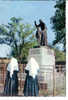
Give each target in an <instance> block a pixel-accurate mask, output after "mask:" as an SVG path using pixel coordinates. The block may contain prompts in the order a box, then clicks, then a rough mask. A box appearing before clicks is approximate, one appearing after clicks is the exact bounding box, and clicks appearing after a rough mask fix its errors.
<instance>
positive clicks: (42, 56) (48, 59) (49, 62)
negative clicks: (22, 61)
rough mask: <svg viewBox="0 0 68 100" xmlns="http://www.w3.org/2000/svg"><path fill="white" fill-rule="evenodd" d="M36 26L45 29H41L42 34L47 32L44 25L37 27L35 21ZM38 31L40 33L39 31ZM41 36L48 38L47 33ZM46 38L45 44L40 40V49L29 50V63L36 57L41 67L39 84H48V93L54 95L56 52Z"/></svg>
mask: <svg viewBox="0 0 68 100" xmlns="http://www.w3.org/2000/svg"><path fill="white" fill-rule="evenodd" d="M35 26H36V27H37V29H38V27H43V29H42V28H41V32H43V31H44V30H45V27H44V23H41V24H39V25H37V24H36V21H35ZM37 31H39V29H38V30H37ZM41 34H45V36H46V32H43V33H41ZM45 38H46V39H45ZM45 38H43V39H44V42H43V41H42V40H40V47H39V48H38V47H37V48H31V49H30V50H29V56H28V61H29V59H30V58H31V57H34V58H35V59H36V60H37V62H38V64H39V67H40V71H39V74H38V81H39V83H46V84H47V88H48V91H49V92H51V93H53V76H54V75H53V73H54V67H55V55H54V50H53V49H51V48H50V47H49V46H48V45H47V37H45ZM41 41H42V44H41Z"/></svg>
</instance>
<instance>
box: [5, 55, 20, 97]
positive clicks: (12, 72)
mask: <svg viewBox="0 0 68 100" xmlns="http://www.w3.org/2000/svg"><path fill="white" fill-rule="evenodd" d="M18 71H19V68H18V62H17V60H16V59H15V58H14V57H12V58H11V60H10V63H9V64H8V66H7V75H6V80H5V86H4V95H6V96H16V95H18V76H17V74H18Z"/></svg>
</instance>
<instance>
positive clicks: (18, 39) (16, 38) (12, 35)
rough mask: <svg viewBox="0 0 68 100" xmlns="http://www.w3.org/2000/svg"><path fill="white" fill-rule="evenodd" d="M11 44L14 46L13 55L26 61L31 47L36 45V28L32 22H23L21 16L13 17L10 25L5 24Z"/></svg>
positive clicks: (6, 33)
mask: <svg viewBox="0 0 68 100" xmlns="http://www.w3.org/2000/svg"><path fill="white" fill-rule="evenodd" d="M3 27H4V28H6V31H7V32H5V34H4V35H6V36H7V39H8V41H9V45H10V46H11V47H12V48H13V56H15V57H16V58H17V59H18V60H19V61H21V62H24V61H25V60H26V59H27V56H28V51H29V48H32V47H33V46H34V45H36V43H37V42H36V38H35V36H34V31H35V28H34V27H31V25H30V24H23V21H22V19H21V18H15V17H12V18H11V19H10V22H9V23H8V25H4V26H3Z"/></svg>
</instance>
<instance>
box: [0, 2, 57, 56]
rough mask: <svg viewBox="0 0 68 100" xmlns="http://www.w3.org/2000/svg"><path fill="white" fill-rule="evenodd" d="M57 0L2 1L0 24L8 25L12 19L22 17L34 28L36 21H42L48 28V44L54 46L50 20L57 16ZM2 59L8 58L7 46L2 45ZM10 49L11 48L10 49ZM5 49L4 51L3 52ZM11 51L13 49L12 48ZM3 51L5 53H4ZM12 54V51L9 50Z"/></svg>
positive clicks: (0, 5)
mask: <svg viewBox="0 0 68 100" xmlns="http://www.w3.org/2000/svg"><path fill="white" fill-rule="evenodd" d="M55 4H56V2H55V0H54V1H53V0H51V1H21V0H20V1H11V0H2V1H1V0H0V24H7V23H8V22H9V21H10V18H11V17H13V16H14V17H17V18H18V17H21V18H23V20H24V23H29V24H31V25H32V26H34V21H35V20H36V21H37V23H39V22H38V20H39V19H42V20H43V21H44V22H45V24H46V26H47V38H48V43H49V44H52V41H53V40H54V39H55V34H54V32H53V30H52V24H50V18H51V17H52V16H54V14H55V8H54V5H55ZM0 48H1V49H0V57H3V56H6V55H7V52H6V50H8V47H7V46H4V45H0ZM9 48H10V47H9ZM2 49H3V50H2ZM10 49H11V48H10ZM2 51H3V53H2ZM9 53H10V50H9Z"/></svg>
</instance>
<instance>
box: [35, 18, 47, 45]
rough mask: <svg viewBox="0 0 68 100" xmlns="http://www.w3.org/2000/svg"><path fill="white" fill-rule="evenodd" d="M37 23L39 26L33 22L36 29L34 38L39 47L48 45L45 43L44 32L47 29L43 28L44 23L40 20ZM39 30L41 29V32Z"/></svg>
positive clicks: (45, 33)
mask: <svg viewBox="0 0 68 100" xmlns="http://www.w3.org/2000/svg"><path fill="white" fill-rule="evenodd" d="M39 23H40V24H38V25H37V24H36V21H35V26H36V28H37V32H36V38H37V40H39V41H38V42H40V45H41V46H45V45H47V44H48V43H47V32H46V30H47V28H46V26H45V23H44V22H43V21H42V20H41V19H40V20H39ZM39 28H40V29H41V31H40V29H39Z"/></svg>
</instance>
